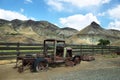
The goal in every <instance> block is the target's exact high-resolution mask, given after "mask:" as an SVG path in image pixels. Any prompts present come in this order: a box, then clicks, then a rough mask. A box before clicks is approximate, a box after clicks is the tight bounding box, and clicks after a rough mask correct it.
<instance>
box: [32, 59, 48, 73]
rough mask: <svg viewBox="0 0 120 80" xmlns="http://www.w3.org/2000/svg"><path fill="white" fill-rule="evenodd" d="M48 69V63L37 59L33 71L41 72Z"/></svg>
mask: <svg viewBox="0 0 120 80" xmlns="http://www.w3.org/2000/svg"><path fill="white" fill-rule="evenodd" d="M46 67H48V62H47V60H45V59H44V58H37V59H36V60H35V61H34V64H33V71H34V72H39V71H42V70H43V69H44V68H46Z"/></svg>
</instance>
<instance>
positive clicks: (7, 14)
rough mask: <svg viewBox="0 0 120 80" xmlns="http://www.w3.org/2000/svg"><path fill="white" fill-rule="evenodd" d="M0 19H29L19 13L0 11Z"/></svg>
mask: <svg viewBox="0 0 120 80" xmlns="http://www.w3.org/2000/svg"><path fill="white" fill-rule="evenodd" d="M0 18H1V19H6V20H13V19H20V20H28V19H31V18H29V17H27V16H25V15H23V14H21V13H18V12H15V11H10V10H4V9H0Z"/></svg>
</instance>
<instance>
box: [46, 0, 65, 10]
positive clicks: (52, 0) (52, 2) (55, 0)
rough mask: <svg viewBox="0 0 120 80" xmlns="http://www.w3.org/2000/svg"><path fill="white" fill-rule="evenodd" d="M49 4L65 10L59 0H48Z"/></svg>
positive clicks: (56, 8) (54, 7)
mask: <svg viewBox="0 0 120 80" xmlns="http://www.w3.org/2000/svg"><path fill="white" fill-rule="evenodd" d="M47 4H48V5H49V6H51V7H52V8H53V9H55V10H57V11H61V10H63V9H64V8H63V5H62V3H60V2H59V1H58V0H48V2H47Z"/></svg>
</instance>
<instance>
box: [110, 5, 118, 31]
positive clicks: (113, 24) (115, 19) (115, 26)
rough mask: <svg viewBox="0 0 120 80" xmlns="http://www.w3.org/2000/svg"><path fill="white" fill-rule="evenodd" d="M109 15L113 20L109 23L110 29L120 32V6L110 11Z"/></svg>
mask: <svg viewBox="0 0 120 80" xmlns="http://www.w3.org/2000/svg"><path fill="white" fill-rule="evenodd" d="M108 14H109V16H110V17H111V19H112V20H113V21H112V22H110V23H109V25H108V28H109V29H117V30H120V5H117V6H116V7H114V8H112V9H109V10H108Z"/></svg>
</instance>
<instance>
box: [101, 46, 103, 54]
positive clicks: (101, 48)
mask: <svg viewBox="0 0 120 80" xmlns="http://www.w3.org/2000/svg"><path fill="white" fill-rule="evenodd" d="M101 51H102V55H103V53H104V52H103V45H101Z"/></svg>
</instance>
